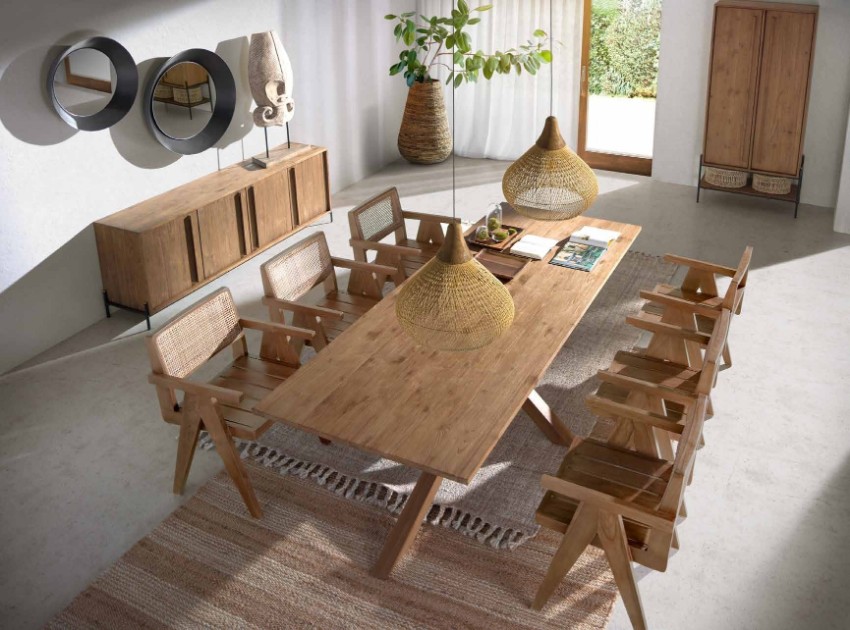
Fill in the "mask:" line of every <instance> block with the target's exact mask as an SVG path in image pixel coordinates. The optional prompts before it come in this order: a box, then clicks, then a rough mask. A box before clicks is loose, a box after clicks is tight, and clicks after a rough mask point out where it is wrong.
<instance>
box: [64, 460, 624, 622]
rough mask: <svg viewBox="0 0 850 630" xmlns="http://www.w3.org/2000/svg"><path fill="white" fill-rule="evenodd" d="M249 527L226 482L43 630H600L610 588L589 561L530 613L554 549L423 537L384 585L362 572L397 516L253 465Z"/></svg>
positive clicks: (590, 555)
mask: <svg viewBox="0 0 850 630" xmlns="http://www.w3.org/2000/svg"><path fill="white" fill-rule="evenodd" d="M249 473H250V475H251V478H252V481H253V483H254V488H255V489H256V491H257V495H258V498H259V499H260V501H261V503H262V504H263V505H264V509H265V515H264V517H263V518H262V519H260V520H255V519H252V518H251V517H250V516H248V515H247V513H246V511H245V508H244V505H243V503H242V500H241V498H240V497H239V494H238V493H237V491H236V490H235V488H234V486H233V484H232V483H231V481H230V479H229V478H228V477H227V476H226V475H225V474H224V473H222V474H220V475H218V476H217V477H216V478H214V479H213V480H211V481H210V482H209V483H207V484H206V485H205V486H204V487H203V488H201V490H200V491H199V492H198V493H197V495H196V496H195V497H194V498H192V499H191V500H190V501H189V502H188V503H187V504H186V505H185V506H184V507H182V508H180V509H179V510H177V511H176V512H175V513H174V514H172V515H171V516H170V517H168V519H166V520H165V521H164V522H163V523H162V524H160V525H159V526H158V527H157V528H156V529H155V530H154V531H153V532H151V533H150V534H149V535H148V536H146V537H145V538H144V539H142V540H141V541H140V542H138V543H137V544H136V545H135V546H134V547H133V548H132V549H130V551H128V552H127V553H126V554H125V555H124V556H123V557H122V558H121V559H119V560H118V562H117V563H116V564H114V565H113V566H112V567H111V568H110V569H109V570H107V571H106V573H104V574H103V575H102V576H101V577H100V578H98V579H97V580H96V581H95V582H94V583H93V584H92V585H91V586H89V588H88V589H86V590H85V591H84V592H83V593H81V594H80V595H79V596H77V598H76V599H75V600H74V601H73V602H72V603H71V604H70V606H68V608H66V609H65V610H64V611H63V612H61V613H60V614H59V615H58V616H57V617H55V618H54V619H53V620H51V621H50V622H49V623H48V625H47V627H48V628H66V629H76V628H93V627H98V628H122V629H125V628H126V629H133V628H148V629H151V628H287V629H289V628H316V629H322V630H334V629H340V630H342V629H345V630H349V629H351V628H392V629H394V630H395V629H400V628H481V629H486V630H493V629H495V628H558V629H563V628H572V629H573V630H584V629H587V628H604V627H605V625H606V623H607V620H608V618H609V616H610V613H611V608H612V606H613V603H614V599H615V597H616V588H615V586H614V584H613V579H612V577H611V575H610V572H609V570H608V567H607V564H606V562H605V559H604V556H602V554H601V553H600V552H598V551H597V550H595V549H590V550H589V551H588V552H587V553H585V554H583V555H582V557H581V558H580V559H579V561H578V563H577V565H576V566H575V568H574V569H573V570H572V571H570V573H569V575H568V576H567V578H566V579H565V580H564V581H563V583H562V584H561V585H560V587H559V589H558V591H557V592H556V593H555V594H554V595H553V596H552V599H551V601H550V604H549V605H548V606H547V607H546V609H545V610H544V611H542V612H536V611H533V610H531V608H529V603H530V601H531V600H532V598H533V595H534V592H535V590H536V589H537V586H538V585H539V584H540V581H541V579H542V578H543V574H544V572H545V570H546V567H547V566H548V564H549V561H550V560H551V558H552V555H553V553H554V551H555V549H556V547H557V544H558V539H559V537H558V536H556V535H553V534H552V533H551V532H544V533H542V534H541V535H540V536H537V537H536V538H534V539H533V540H531V541H529V542H528V543H527V544H525V545H523V546H522V547H520V548H519V549H517V550H516V551H514V552H509V551H505V550H499V549H493V548H489V547H485V546H482V545H480V544H478V543H476V542H475V541H473V540H471V539H469V538H464V537H463V536H458V535H456V534H454V533H453V532H449V531H447V530H445V529H441V528H433V527H426V528H424V529H423V530H422V531H421V532H420V534H419V536H418V538H417V541H416V543H415V545H414V547H413V548H412V550H411V554H409V555H408V556H407V557H406V558H405V559H404V560H402V561H401V563H400V564H399V565H398V567H396V570H395V572H394V573H393V576H392V578H391V579H390V580H387V581H381V580H377V579H375V578H373V577H371V576H370V575H369V574H368V568H369V567H370V566H371V564H372V563H373V562H374V561H375V559H376V558H377V557H378V554H379V552H380V549H381V545H382V543H383V540H384V537H385V535H386V532H387V531H388V529H389V528H390V526H391V525H392V521H393V519H392V517H391V516H390V515H389V514H388V513H387V512H386V511H385V510H378V509H375V508H374V507H371V506H368V505H366V504H363V503H359V504H358V503H352V502H348V501H346V500H345V499H344V498H342V497H340V496H338V495H336V494H333V493H330V492H327V491H326V490H324V489H322V488H320V487H319V486H317V485H316V484H314V483H312V482H309V481H305V480H300V479H297V478H293V477H289V476H285V477H281V476H280V475H278V474H277V473H276V472H275V471H273V470H271V469H264V468H262V467H260V466H257V465H254V464H250V465H249Z"/></svg>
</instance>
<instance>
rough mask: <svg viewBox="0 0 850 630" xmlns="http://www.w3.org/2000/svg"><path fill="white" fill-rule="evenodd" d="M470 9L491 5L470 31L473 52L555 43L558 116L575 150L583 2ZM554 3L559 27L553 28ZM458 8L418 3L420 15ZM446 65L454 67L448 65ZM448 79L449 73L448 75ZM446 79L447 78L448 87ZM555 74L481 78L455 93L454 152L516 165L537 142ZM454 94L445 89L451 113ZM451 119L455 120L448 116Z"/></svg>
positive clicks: (522, 2) (500, 3) (512, 1)
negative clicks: (543, 36)
mask: <svg viewBox="0 0 850 630" xmlns="http://www.w3.org/2000/svg"><path fill="white" fill-rule="evenodd" d="M468 2H469V5H470V7H473V8H474V7H476V6H479V5H482V4H493V8H492V9H490V10H489V11H486V12H484V13H481V14H478V15H479V16H480V17H481V22H480V23H479V24H476V25H475V26H470V27H467V28H468V32H469V34H470V36H471V37H472V48H473V50H478V49H481V50H483V51H484V52H485V53H491V52H495V51H497V50H507V49H508V48H512V47H515V46H518V45H519V44H522V43H524V42H525V41H526V40H528V39H530V38H531V34H532V33H533V32H534V30H535V29H538V28H542V29H543V30H544V31H546V32H547V33H549V34H550V36H551V37H552V39H553V40H554V42H553V44H552V54H553V56H554V59H553V64H554V73H555V81H554V85H555V95H554V114H555V116H557V117H558V122H559V123H560V126H561V132H562V133H563V135H564V139H565V140H566V141H567V143H568V144H569V145H570V146H571V147H573V148H575V145H576V138H577V134H578V131H577V127H578V96H579V84H580V81H579V74H580V71H581V30H582V29H581V17H582V5H583V3H582V0H468ZM550 2H552V3H554V4H553V5H552V9H553V13H554V23H553V24H552V25H551V26H550V24H549V7H550ZM454 5H455V0H417V10H418V12H419V13H421V14H423V15H426V16H431V15H441V16H449V15H451V11H452V7H453V6H454ZM447 59H450V58H448V57H447ZM446 72H447V71H446ZM446 72H443V73H442V74H441V76H442V77H443V79H444V80H445V77H446V76H447V75H446ZM550 77H551V72H550V66H549V65H544V66H543V67H541V69H540V70H539V71H538V73H537V75H535V76H532V75H529V74H528V73H527V72H525V71H523V73H522V75H521V76H516V73H515V72H514V73H512V74H511V75H501V74H496V75H494V76H493V78H492V79H490V80H489V81H487V80H485V79H484V75H483V73H482V74H481V75H480V76H479V79H478V83H463V84H462V85H461V86H460V87H459V88H457V91H456V92H455V99H456V100H455V121H456V124H455V150H456V152H457V154H458V155H462V156H465V157H478V158H482V157H483V158H493V159H498V160H515V159H516V158H518V157H519V156H520V155H522V154H523V153H524V152H525V151H526V150H527V149H528V148H529V147H530V146H531V145H532V144H533V143H534V141H535V140H536V139H537V136H539V135H540V132H541V131H542V130H543V122H544V121H545V119H546V117H547V116H548V115H549V91H550V88H551V86H552V82H551V79H550ZM451 97H452V95H451V87H449V86H446V106H447V108H449V109H450V108H451ZM449 115H451V114H449Z"/></svg>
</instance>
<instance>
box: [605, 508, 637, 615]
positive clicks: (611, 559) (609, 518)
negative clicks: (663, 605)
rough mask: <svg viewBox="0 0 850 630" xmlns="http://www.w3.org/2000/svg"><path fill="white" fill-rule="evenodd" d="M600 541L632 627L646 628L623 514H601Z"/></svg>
mask: <svg viewBox="0 0 850 630" xmlns="http://www.w3.org/2000/svg"><path fill="white" fill-rule="evenodd" d="M599 541H600V542H601V543H602V548H603V549H604V550H605V555H606V556H607V558H608V564H610V565H611V572H612V573H613V574H614V581H615V582H616V583H617V588H618V589H619V590H620V597H622V598H623V604H625V606H626V612H628V613H629V619H630V620H631V622H632V627H634V630H646V617H644V614H643V606H642V605H641V603H640V593H638V589H637V581H636V580H635V574H634V572H633V571H632V557H631V554H630V553H629V545H628V542H627V541H626V529H625V527H624V526H623V517H622V516H620V515H619V514H610V513H605V512H601V513H600V514H599Z"/></svg>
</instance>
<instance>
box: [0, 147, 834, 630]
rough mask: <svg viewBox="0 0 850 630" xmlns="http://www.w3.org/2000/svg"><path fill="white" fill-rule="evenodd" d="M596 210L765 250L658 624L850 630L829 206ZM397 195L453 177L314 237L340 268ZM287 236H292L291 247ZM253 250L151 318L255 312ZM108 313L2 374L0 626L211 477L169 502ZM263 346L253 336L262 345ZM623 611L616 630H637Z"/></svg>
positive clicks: (646, 586)
mask: <svg viewBox="0 0 850 630" xmlns="http://www.w3.org/2000/svg"><path fill="white" fill-rule="evenodd" d="M505 166H506V165H505V164H504V163H498V162H490V161H484V160H458V186H459V189H458V194H457V200H458V203H457V208H458V214H459V215H460V216H462V217H463V218H465V219H470V220H471V219H474V218H477V217H479V216H481V215H482V214H483V213H484V212H486V209H487V206H488V204H489V202H492V201H495V200H499V199H500V198H501V192H500V181H501V175H502V172H503V170H504V168H505ZM599 175H600V184H601V187H602V191H603V194H601V195H600V197H599V199H598V200H597V202H596V204H595V205H594V206H593V208H592V209H591V211H590V212H589V214H590V215H593V216H600V217H605V218H610V219H615V220H620V221H626V222H631V223H637V224H640V225H642V226H643V228H644V229H643V232H642V234H641V236H640V237H639V239H638V241H637V243H636V244H635V249H637V250H640V251H644V252H647V253H652V254H662V253H664V252H667V251H674V252H676V253H679V254H683V255H687V256H694V257H700V258H707V259H711V260H714V261H717V262H720V263H724V264H729V265H734V264H735V263H736V262H737V260H738V258H739V256H740V254H741V251H742V250H743V248H744V246H745V245H746V244H752V245H754V246H755V256H754V259H753V270H752V271H751V274H750V282H749V285H748V292H747V301H746V304H745V308H744V313H743V315H742V316H741V317H739V318H737V319H735V320H734V323H733V328H732V333H731V347H732V352H733V355H734V360H735V366H734V369H733V370H731V371H728V372H724V373H722V374H721V381H720V383H719V385H718V388H717V390H716V393H715V395H714V402H715V408H716V417H715V418H714V419H713V420H711V421H710V422H709V424H708V426H707V429H706V441H707V447H706V448H705V449H703V450H702V451H701V452H700V457H699V459H698V462H697V471H696V479H695V482H694V484H693V485H692V486H691V487H690V488H689V490H688V494H687V498H688V509H689V513H690V516H689V518H688V520H687V521H686V522H685V523H684V525H683V526H682V527H681V532H680V537H681V543H682V545H681V550H680V551H679V552H678V553H677V554H676V555H675V556H674V558H673V559H672V560H671V562H670V567H669V568H668V570H667V572H666V573H655V572H647V571H641V572H640V576H641V580H640V589H641V593H642V597H643V602H644V606H645V608H646V612H647V616H648V618H649V621H650V624H651V626H652V627H655V628H664V629H670V628H689V629H692V630H701V629H711V630H716V629H717V628H735V629H737V628H753V629H756V628H770V629H772V630H785V629H788V630H791V629H792V628H793V629H796V628H803V627H806V628H818V629H829V628H836V629H838V628H842V629H843V628H847V627H850V598H847V597H845V585H846V583H847V580H848V579H850V528H848V527H847V522H848V517H850V501H848V499H847V497H848V496H850V439H848V437H850V423H848V417H849V416H850V394H848V391H850V389H848V385H850V354H848V353H847V348H848V347H850V326H848V321H850V288H848V287H850V284H849V283H848V280H847V278H848V277H850V236H846V235H840V234H836V233H834V232H832V211H830V210H826V209H821V208H814V207H807V206H804V207H802V208H801V210H800V218H799V219H797V220H796V221H795V220H794V219H793V218H792V212H793V209H792V207H791V206H789V205H787V204H781V203H779V202H770V201H765V200H761V199H754V198H748V197H742V196H738V195H730V194H724V193H712V192H707V193H705V194H704V197H703V202H702V203H700V204H699V205H697V204H696V203H695V202H694V195H695V191H694V189H692V188H688V187H684V186H674V185H667V184H660V183H657V182H653V181H651V180H647V179H644V178H640V177H634V176H627V175H617V174H609V173H600V174H599ZM391 185H397V186H398V187H399V189H400V191H401V193H402V196H403V199H404V205H405V207H406V208H408V209H411V210H418V211H432V212H437V213H448V212H450V210H451V176H450V170H449V165H448V164H443V165H439V166H435V167H413V166H410V165H407V164H394V165H391V166H390V167H388V168H386V169H385V170H384V171H382V172H381V173H378V174H377V175H375V176H372V177H370V178H368V179H366V180H364V181H363V182H360V183H359V184H357V185H355V186H353V187H351V188H349V189H348V190H346V191H344V192H343V193H341V194H339V195H337V196H336V197H335V199H334V206H335V212H334V214H335V221H334V223H333V224H330V225H325V226H321V227H317V228H311V231H312V230H315V229H323V230H324V231H325V232H326V233H327V234H328V236H329V240H330V243H331V249H332V251H333V253H334V254H335V255H343V256H346V255H349V251H348V247H347V238H348V235H347V230H348V225H347V220H346V216H345V212H346V210H347V209H348V208H350V207H351V206H352V205H353V204H355V203H357V202H359V201H361V200H363V199H365V198H366V197H367V196H369V195H370V194H372V193H373V192H377V191H380V190H382V189H384V188H386V187H388V186H391ZM295 238H296V239H297V238H298V237H295ZM287 244H288V243H284V244H281V245H279V246H277V247H275V248H274V249H273V250H272V251H270V252H267V253H265V254H263V255H260V256H258V257H257V258H255V259H254V260H252V261H250V262H248V263H246V264H244V265H242V266H241V267H239V268H238V269H236V270H234V271H232V272H231V273H229V274H227V275H226V276H225V277H223V278H222V279H220V280H219V281H217V282H215V283H213V285H211V286H208V287H205V288H204V289H202V291H199V292H198V293H196V294H194V295H193V296H191V297H190V298H188V299H186V300H183V301H181V302H179V303H178V304H175V305H174V306H173V307H171V308H169V309H167V310H166V311H164V312H162V313H159V314H157V315H156V316H155V317H154V322H153V323H154V326H157V325H159V324H161V323H162V322H164V321H165V320H166V319H167V318H168V317H170V316H171V315H172V314H173V313H175V312H176V311H178V310H180V309H182V308H184V307H185V306H187V305H188V304H189V303H191V302H192V301H194V300H196V299H198V298H199V297H200V296H201V293H208V292H211V291H213V290H215V289H216V288H218V287H219V286H229V287H231V289H232V290H233V292H234V295H235V297H236V300H237V302H238V304H239V306H240V309H241V310H242V311H243V313H244V314H245V315H247V316H262V314H263V313H262V309H261V308H260V304H259V298H260V295H261V286H260V282H259V272H258V267H259V265H260V264H261V263H262V262H263V261H265V260H267V259H268V258H269V257H271V256H273V255H274V254H275V253H276V252H278V251H280V250H281V249H282V248H283V247H285V246H286V245H287ZM143 328H144V327H143V325H142V324H141V323H139V320H138V317H137V316H135V315H130V314H125V313H117V314H116V316H115V317H113V318H112V319H110V320H103V321H102V322H100V323H98V324H96V325H94V326H92V327H91V328H89V329H87V330H86V331H83V332H82V333H80V334H79V335H76V336H75V337H73V338H71V339H69V340H67V341H66V342H63V343H62V344H59V345H58V346H56V347H55V348H53V349H51V350H49V351H48V352H46V353H44V354H43V355H41V356H40V357H37V358H36V359H34V360H33V361H30V362H29V363H28V364H27V365H26V366H24V367H23V368H22V369H20V370H18V371H16V372H13V373H10V374H7V375H5V376H3V377H0V418H2V419H0V475H2V477H0V478H2V480H3V483H2V484H0V506H2V507H1V508H0V539H2V540H3V541H4V544H3V545H1V546H0V627H3V628H16V629H17V628H34V627H37V626H40V625H41V624H43V623H44V622H45V621H46V620H47V619H49V618H50V617H51V616H52V615H53V614H55V613H56V612H58V611H59V610H60V609H61V608H62V607H64V606H65V605H66V604H67V603H68V602H69V601H70V600H71V599H72V598H73V597H74V595H75V594H76V593H78V592H79V591H80V590H82V589H83V588H84V587H85V586H86V584H88V583H89V582H90V581H91V580H92V579H93V578H94V577H95V576H97V574H98V573H100V572H101V571H102V570H103V569H105V568H106V567H107V566H109V565H110V564H111V563H112V562H114V561H115V560H116V559H117V558H118V557H119V556H120V555H121V554H122V553H123V552H124V551H126V549H127V548H129V547H130V546H131V545H132V544H133V543H134V542H135V541H136V540H138V539H139V538H140V537H142V536H144V535H145V534H146V533H147V532H149V531H150V530H151V529H152V528H153V527H154V526H155V525H156V524H157V523H158V522H159V521H161V520H162V519H163V518H164V517H165V516H167V515H168V514H169V513H170V512H172V511H173V510H174V509H175V508H176V507H177V506H179V505H180V504H181V503H182V502H183V501H185V500H186V499H187V498H188V497H189V496H191V494H192V493H193V492H194V491H195V490H197V488H198V487H199V486H200V485H201V484H203V483H204V482H205V481H206V480H207V479H209V477H210V476H211V475H213V474H214V473H215V472H216V471H218V470H219V469H220V467H221V466H220V463H219V460H218V458H217V456H216V455H215V454H214V453H208V452H202V453H198V455H197V456H196V459H195V464H194V466H193V468H192V473H191V475H190V480H189V486H188V490H187V493H186V495H185V496H184V497H174V496H172V495H171V493H170V487H171V475H172V470H173V465H174V456H175V448H176V431H175V430H174V428H173V427H171V426H170V425H166V424H164V423H162V422H161V421H159V419H158V418H159V415H158V407H157V404H156V400H155V397H154V393H153V390H152V388H151V387H150V386H149V385H147V383H146V382H145V375H146V373H147V371H148V366H147V359H146V357H145V353H144V347H143V342H142V339H143V336H142V335H139V334H138V333H140V332H142V331H143ZM255 341H256V340H252V342H255ZM629 627H630V625H629V622H628V619H627V617H626V615H625V612H624V610H623V608H622V605H621V604H619V603H618V604H617V608H616V609H615V613H614V618H613V620H612V623H611V628H613V629H616V630H619V629H621V628H623V629H625V628H629Z"/></svg>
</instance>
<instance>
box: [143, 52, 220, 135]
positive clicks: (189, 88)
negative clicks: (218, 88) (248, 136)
mask: <svg viewBox="0 0 850 630" xmlns="http://www.w3.org/2000/svg"><path fill="white" fill-rule="evenodd" d="M214 106H215V86H214V85H213V81H212V79H211V78H210V75H209V73H208V72H207V71H206V69H205V68H204V67H203V66H201V65H198V64H197V63H191V62H183V63H178V64H177V65H175V66H172V67H171V68H169V69H168V71H167V72H166V73H165V74H164V75H162V78H161V79H160V80H159V83H157V84H156V87H155V88H154V93H153V102H152V103H151V109H152V111H153V119H154V121H155V122H156V126H157V127H159V128H160V130H161V131H162V132H163V133H164V134H166V135H168V136H171V137H172V138H177V139H180V140H185V139H186V138H191V137H192V136H194V135H196V134H198V133H199V132H200V131H202V130H203V129H204V127H206V126H207V123H208V122H209V121H210V117H211V116H212V112H213V107H214Z"/></svg>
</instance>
